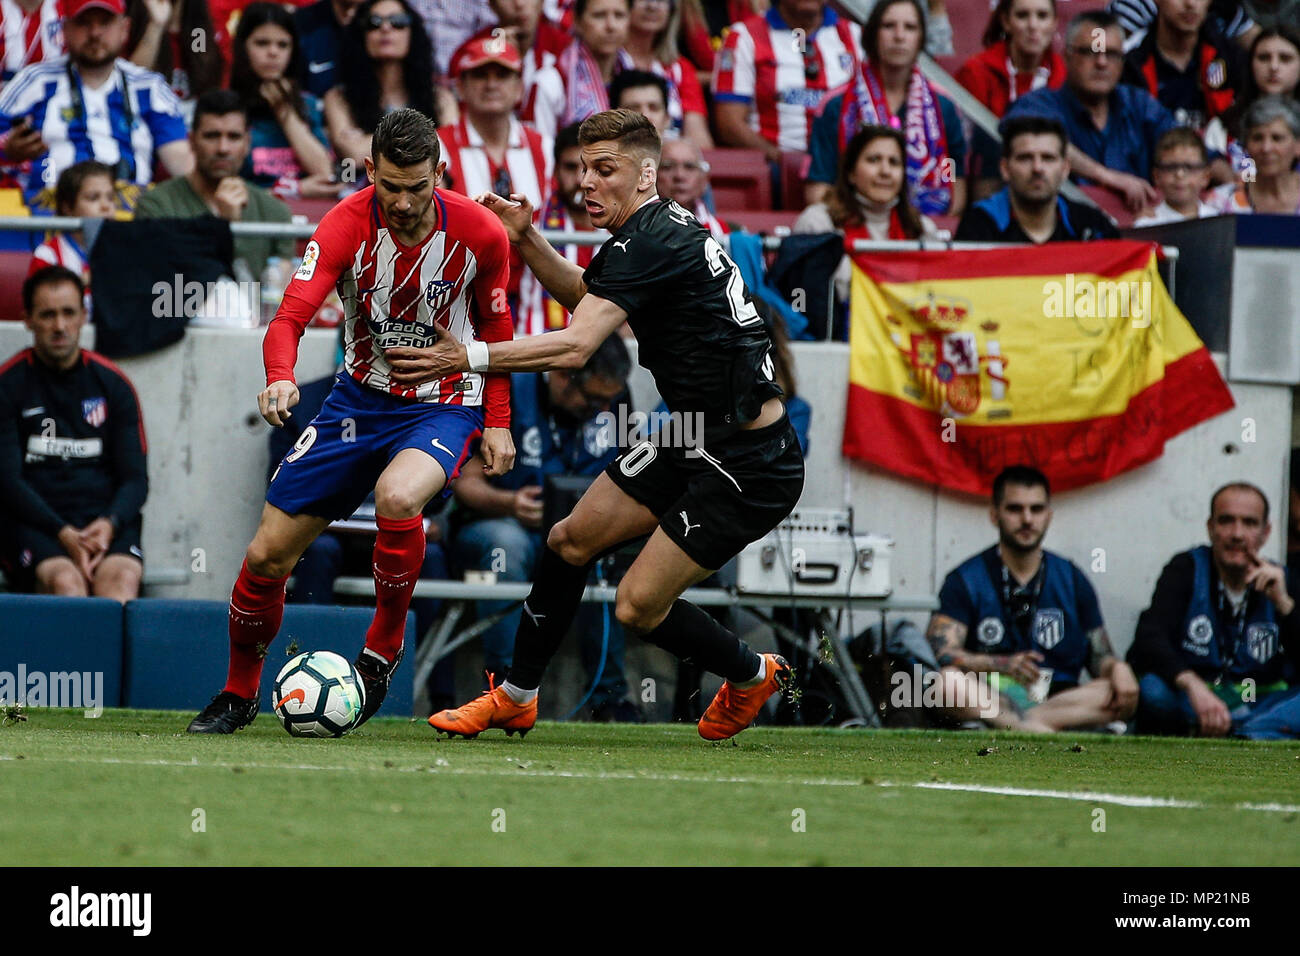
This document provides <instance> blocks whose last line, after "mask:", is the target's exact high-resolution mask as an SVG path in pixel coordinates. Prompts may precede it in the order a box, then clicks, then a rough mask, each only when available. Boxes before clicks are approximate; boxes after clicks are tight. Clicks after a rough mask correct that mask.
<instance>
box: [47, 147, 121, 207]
mask: <svg viewBox="0 0 1300 956" xmlns="http://www.w3.org/2000/svg"><path fill="white" fill-rule="evenodd" d="M95 176H107V177H108V181H109V184H110V185H111V184H112V183H113V167H112V166H109V165H108V164H106V163H100V162H96V161H95V160H93V159H83V160H82V161H81V162H79V163H73V164H72V165H71V166H69V167H68V168H67V169H65V170H64V171H63V172H61V173H59V179H58V182H56V183H55V184H54V209H55V211H56V212H58V214H59V215H61V216H71V215H72V209H73V207H74V206H76V205H77V196H79V195H80V194H81V187H82V186H83V185H85V182H86V180H87V179H91V178H93V177H95Z"/></svg>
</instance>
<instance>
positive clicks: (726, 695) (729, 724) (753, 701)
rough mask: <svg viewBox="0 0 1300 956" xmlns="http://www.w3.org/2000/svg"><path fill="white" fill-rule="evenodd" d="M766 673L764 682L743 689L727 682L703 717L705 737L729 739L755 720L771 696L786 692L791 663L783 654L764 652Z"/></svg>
mask: <svg viewBox="0 0 1300 956" xmlns="http://www.w3.org/2000/svg"><path fill="white" fill-rule="evenodd" d="M761 656H762V658H763V667H764V668H765V671H766V677H765V678H764V679H763V681H762V683H759V684H755V685H754V686H753V687H748V688H744V689H741V688H739V687H736V686H735V685H734V684H732V683H731V682H730V681H726V682H724V683H723V685H722V688H721V689H720V690H719V691H718V695H717V696H716V697H714V698H713V703H711V704H709V709H708V710H706V711H705V712H704V716H703V717H701V718H700V724H699V729H700V736H701V737H703V738H704V739H705V740H726V739H727V738H728V737H734V736H736V734H738V733H740V732H741V731H742V730H744V729H745V728H746V727H748V726H749V725H750V724H752V723H753V722H754V718H755V717H757V716H758V712H759V711H760V710H762V709H763V705H764V704H765V703H767V699H768V698H769V697H771V696H772V695H773V694H775V693H778V692H783V691H785V689H786V688H787V687H788V686H789V683H790V665H789V664H788V663H786V660H785V658H784V657H781V656H780V655H779V654H763V655H761Z"/></svg>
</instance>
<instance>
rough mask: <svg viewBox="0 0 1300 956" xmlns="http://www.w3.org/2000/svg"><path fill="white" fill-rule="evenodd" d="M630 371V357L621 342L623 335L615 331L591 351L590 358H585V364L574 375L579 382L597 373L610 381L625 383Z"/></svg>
mask: <svg viewBox="0 0 1300 956" xmlns="http://www.w3.org/2000/svg"><path fill="white" fill-rule="evenodd" d="M631 373H632V357H631V356H630V355H628V353H627V346H626V345H624V344H623V336H621V335H619V334H618V333H617V332H615V333H613V334H612V335H610V336H609V338H607V339H605V341H603V342H601V343H600V345H599V346H597V348H596V351H594V352H592V353H591V358H589V359H587V364H586V365H584V366H583V367H582V368H581V369H579V370H578V372H577V373H575V376H574V377H575V378H576V379H577V380H578V381H579V382H584V381H586V380H587V379H589V378H592V377H593V376H597V375H599V376H600V377H601V378H607V379H609V380H610V381H611V382H623V383H626V382H627V377H628V375H630V374H631Z"/></svg>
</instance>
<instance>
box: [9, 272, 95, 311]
mask: <svg viewBox="0 0 1300 956" xmlns="http://www.w3.org/2000/svg"><path fill="white" fill-rule="evenodd" d="M61 282H71V283H72V284H73V285H74V286H76V287H77V300H78V301H81V300H83V299H85V297H86V285H85V283H83V282H82V281H81V276H79V275H77V274H76V273H75V272H73V271H72V270H71V269H69V268H67V267H65V266H46V267H45V268H44V269H39V270H37V271H36V272H33V273H32V274H31V275H29V276H28V277H27V278H26V279H24V280H23V311H24V312H26V313H27V314H28V315H31V314H32V305H33V303H34V302H35V301H36V290H37V289H41V288H44V287H45V286H47V285H58V284H59V283H61Z"/></svg>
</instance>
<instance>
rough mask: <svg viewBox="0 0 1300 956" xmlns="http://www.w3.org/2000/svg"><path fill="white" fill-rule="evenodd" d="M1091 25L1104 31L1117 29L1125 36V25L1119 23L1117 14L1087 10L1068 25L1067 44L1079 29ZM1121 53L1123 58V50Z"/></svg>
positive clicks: (1074, 17) (1075, 16) (1072, 19)
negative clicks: (1112, 28)
mask: <svg viewBox="0 0 1300 956" xmlns="http://www.w3.org/2000/svg"><path fill="white" fill-rule="evenodd" d="M1089 23H1090V24H1092V25H1093V26H1094V27H1099V28H1101V29H1102V30H1109V29H1110V28H1111V27H1115V28H1116V29H1117V30H1119V32H1120V35H1121V36H1122V35H1123V34H1124V25H1123V24H1122V23H1120V22H1119V18H1118V17H1117V16H1115V14H1113V13H1108V12H1107V11H1105V10H1085V11H1083V13H1077V14H1075V15H1074V16H1073V17H1072V18H1071V19H1070V22H1069V23H1068V24H1067V25H1066V27H1065V42H1066V43H1069V42H1070V40H1071V39H1072V38H1073V37H1074V34H1075V33H1076V32H1077V31H1078V29H1079V28H1080V27H1082V26H1083V25H1084V24H1089ZM1119 53H1120V55H1121V56H1122V55H1123V51H1122V50H1121V51H1119Z"/></svg>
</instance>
